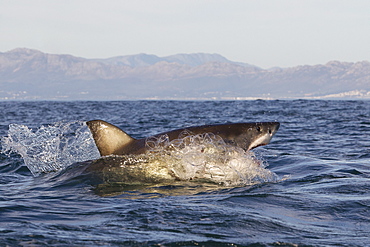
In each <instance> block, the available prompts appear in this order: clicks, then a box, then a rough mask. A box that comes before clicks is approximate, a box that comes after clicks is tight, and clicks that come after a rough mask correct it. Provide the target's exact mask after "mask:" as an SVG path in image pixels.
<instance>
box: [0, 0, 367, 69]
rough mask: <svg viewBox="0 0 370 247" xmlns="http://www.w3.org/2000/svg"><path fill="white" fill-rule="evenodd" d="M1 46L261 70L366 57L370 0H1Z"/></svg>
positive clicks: (47, 51)
mask: <svg viewBox="0 0 370 247" xmlns="http://www.w3.org/2000/svg"><path fill="white" fill-rule="evenodd" d="M0 6H1V7H0V52H6V51H9V50H12V49H14V48H19V47H21V48H30V49H37V50H40V51H42V52H46V53H53V54H71V55H74V56H78V57H85V58H108V57H114V56H122V55H133V54H139V53H147V54H154V55H157V56H168V55H173V54H178V53H197V52H204V53H218V54H220V55H222V56H224V57H226V58H228V59H229V60H232V61H237V62H245V63H249V64H253V65H256V66H259V67H261V68H271V67H275V66H277V67H293V66H297V65H314V64H325V63H327V62H329V61H332V60H339V61H343V62H358V61H363V60H367V61H370V1H369V0H346V1H344V0H131V1H129V0H104V1H103V0H100V1H98V0H32V1H30V0H0Z"/></svg>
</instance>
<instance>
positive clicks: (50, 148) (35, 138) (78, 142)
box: [1, 121, 100, 176]
mask: <svg viewBox="0 0 370 247" xmlns="http://www.w3.org/2000/svg"><path fill="white" fill-rule="evenodd" d="M1 146H2V152H3V153H5V154H10V153H11V152H14V153H18V154H20V155H21V156H22V158H23V160H24V162H25V164H26V166H27V167H28V169H29V170H30V171H31V173H32V174H33V175H34V176H38V175H40V174H41V173H44V172H51V171H58V170H62V169H64V168H66V167H67V166H69V165H71V164H73V163H75V162H80V161H85V160H91V159H97V158H99V157H100V155H99V151H98V150H97V148H96V146H95V143H94V140H93V138H92V136H91V133H90V131H89V130H88V127H87V126H86V124H85V122H83V121H73V122H66V121H62V122H57V123H54V124H51V125H48V126H41V127H40V128H38V129H37V130H35V131H33V130H32V129H29V128H28V127H27V126H25V125H18V124H10V125H9V130H8V136H7V137H3V138H2V139H1Z"/></svg>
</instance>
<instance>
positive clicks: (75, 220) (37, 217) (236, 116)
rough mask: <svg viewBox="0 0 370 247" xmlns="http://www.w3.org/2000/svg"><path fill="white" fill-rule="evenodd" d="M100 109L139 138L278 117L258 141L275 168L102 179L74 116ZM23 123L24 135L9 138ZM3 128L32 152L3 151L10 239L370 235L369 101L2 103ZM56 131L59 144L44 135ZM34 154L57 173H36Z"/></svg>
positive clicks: (78, 241)
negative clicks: (254, 178) (229, 177)
mask: <svg viewBox="0 0 370 247" xmlns="http://www.w3.org/2000/svg"><path fill="white" fill-rule="evenodd" d="M92 119H103V120H105V121H108V122H110V123H113V124H115V125H117V126H119V127H120V128H122V129H124V130H125V131H126V132H128V133H130V134H132V135H133V136H134V137H145V136H149V135H152V134H156V133H160V132H164V131H168V130H171V129H175V128H181V127H184V126H190V125H202V124H213V123H227V122H253V121H279V122H280V123H281V127H280V129H279V131H278V133H277V134H276V136H275V137H274V138H273V140H272V142H271V143H270V144H269V145H267V146H264V147H259V148H257V149H255V150H254V153H255V154H256V157H257V158H258V159H259V160H260V161H263V163H264V164H265V165H266V166H267V167H266V171H268V172H271V173H273V174H275V175H276V177H275V178H274V179H266V180H263V179H262V180H258V181H259V182H254V183H251V184H248V183H246V184H244V185H239V186H223V185H218V184H214V183H201V182H192V181H189V182H174V183H173V184H161V183H158V184H155V183H154V184H149V185H148V184H145V185H123V184H113V185H107V184H104V183H103V184H102V183H101V181H100V180H95V178H94V177H92V176H90V175H88V174H87V175H86V174H84V173H83V172H81V169H80V167H85V166H86V165H89V163H84V162H82V163H78V162H79V161H82V160H84V159H88V157H90V158H91V159H95V158H96V157H95V155H96V154H95V153H94V150H93V148H90V146H88V145H90V144H89V143H87V144H86V145H87V146H85V147H82V148H81V147H80V146H81V144H82V143H86V138H87V137H86V136H85V132H84V131H83V130H82V128H83V125H81V123H80V122H75V121H76V120H77V121H87V120H92ZM61 121H62V122H61ZM55 123H58V124H55ZM11 124H13V125H11ZM14 124H15V125H14ZM9 125H11V126H10V127H9ZM26 126H27V127H26ZM41 126H46V127H45V129H44V128H43V127H41ZM65 126H67V127H65ZM9 128H13V132H11V131H10V132H11V133H9V132H8V131H9ZM73 128H74V131H71V130H73ZM31 129H32V131H31ZM66 129H67V130H66ZM51 132H52V134H50V133H51ZM15 133H18V134H19V136H18V137H17V138H20V140H23V141H24V143H23V144H22V145H23V146H22V145H18V146H17V143H18V144H19V143H20V141H18V142H16V141H14V140H13V142H12V143H10V144H9V143H4V140H8V139H6V138H8V137H9V134H12V135H15ZM32 133H33V134H32ZM35 133H36V134H35ZM45 133H46V134H45ZM0 136H1V137H2V139H3V144H2V145H3V146H4V145H10V146H11V147H12V148H13V149H17V150H18V151H19V150H20V152H21V153H22V152H23V155H24V156H23V158H24V157H26V158H29V160H28V161H27V160H24V159H23V158H22V156H21V155H19V154H17V153H9V152H10V150H6V149H7V148H9V146H7V147H5V149H4V147H3V151H6V153H2V154H0V173H1V176H0V219H1V220H0V239H1V241H0V246H51V245H52V246H370V238H369V236H370V101H306V100H297V101H230V102H215V101H211V102H199V101H193V102H181V101H133V102H123V101H121V102H0ZM45 136H46V137H45ZM64 136H67V137H68V138H66V139H63V138H64ZM4 138H5V139H4ZM22 138H23V139H22ZM42 138H45V140H44V139H42ZM51 139H52V140H55V141H56V142H57V141H58V145H56V146H57V148H56V149H53V146H50V145H42V144H43V143H44V144H45V143H49V142H50V140H51ZM61 140H62V141H61ZM66 140H67V141H66ZM35 143H36V144H37V145H36V144H35ZM35 146H37V148H39V149H35ZM25 147H28V148H25ZM54 147H55V146H54ZM64 147H67V148H64ZM66 149H68V150H69V151H66ZM86 149H88V150H90V151H91V153H90V151H89V152H87V151H86ZM71 150H72V151H71ZM81 150H85V151H82V152H81ZM75 151H76V152H75ZM42 154H47V155H42ZM85 154H86V155H87V156H88V157H85V156H84V155H85ZM53 155H54V156H55V157H54V156H53ZM45 157H47V159H46V158H45ZM31 158H32V159H31ZM79 159H81V160H79ZM35 160H36V161H38V162H40V164H38V163H37V162H36V164H31V165H29V166H30V167H38V165H39V166H40V167H42V166H45V164H46V166H48V164H53V165H52V166H51V168H50V167H47V168H48V169H50V170H53V169H55V172H53V171H51V172H48V171H47V172H45V173H43V172H41V174H39V175H38V176H33V175H32V173H31V171H30V169H29V168H27V166H26V165H25V162H29V161H35ZM73 161H76V162H75V163H74V164H69V163H70V162H72V163H73ZM36 175H37V174H36Z"/></svg>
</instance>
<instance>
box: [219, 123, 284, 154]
mask: <svg viewBox="0 0 370 247" xmlns="http://www.w3.org/2000/svg"><path fill="white" fill-rule="evenodd" d="M235 127H236V129H235V131H232V130H230V132H229V133H230V136H229V137H226V139H227V141H230V142H231V143H233V144H234V145H236V146H238V147H241V148H243V149H244V150H246V151H248V150H251V149H253V148H256V147H259V146H264V145H267V144H269V143H270V141H271V138H272V137H273V136H274V135H275V133H276V132H277V131H278V129H279V127H280V124H279V123H278V122H262V123H244V124H236V126H235ZM224 139H225V138H224Z"/></svg>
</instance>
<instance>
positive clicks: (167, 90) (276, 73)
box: [0, 48, 370, 100]
mask: <svg viewBox="0 0 370 247" xmlns="http://www.w3.org/2000/svg"><path fill="white" fill-rule="evenodd" d="M157 98H158V99H249V98H277V99H285V98H363V99H366V98H367V99H370V63H369V62H367V61H363V62H357V63H346V62H338V61H332V62H329V63H327V64H325V65H315V66H297V67H292V68H286V69H280V68H275V69H271V70H264V69H261V68H258V67H256V66H253V65H249V64H245V63H239V62H233V61H229V60H228V59H226V58H224V57H222V56H221V55H218V54H206V53H195V54H177V55H172V56H167V57H158V56H155V55H148V54H138V55H131V56H117V57H112V58H107V59H85V58H79V57H74V56H71V55H56V54H46V53H42V52H40V51H36V50H30V49H24V48H22V49H20V48H18V49H15V50H12V51H9V52H4V53H0V99H3V100H4V99H18V100H27V99H29V100H32V99H56V100H58V99H60V100H62V99H66V100H77V99H81V100H115V99H157Z"/></svg>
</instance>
